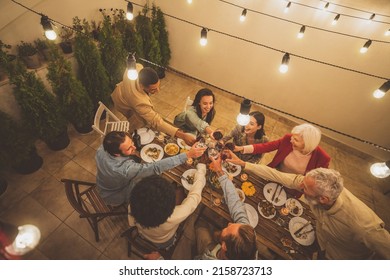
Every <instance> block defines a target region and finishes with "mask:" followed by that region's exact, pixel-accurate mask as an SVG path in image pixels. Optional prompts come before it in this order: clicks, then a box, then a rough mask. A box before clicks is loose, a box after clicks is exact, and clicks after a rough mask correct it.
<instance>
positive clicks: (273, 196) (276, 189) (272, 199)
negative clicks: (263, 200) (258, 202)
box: [271, 185, 279, 201]
mask: <svg viewBox="0 0 390 280" xmlns="http://www.w3.org/2000/svg"><path fill="white" fill-rule="evenodd" d="M278 189H279V185H277V186H276V188H275V191H274V193H273V194H272V198H271V201H274V198H275V194H276V192H277V191H278Z"/></svg>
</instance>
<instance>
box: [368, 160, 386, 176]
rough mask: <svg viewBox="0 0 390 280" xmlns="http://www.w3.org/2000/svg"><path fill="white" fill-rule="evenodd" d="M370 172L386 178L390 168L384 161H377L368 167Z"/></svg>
mask: <svg viewBox="0 0 390 280" xmlns="http://www.w3.org/2000/svg"><path fill="white" fill-rule="evenodd" d="M370 171H371V174H372V175H374V176H375V177H377V178H386V177H388V176H389V175H390V169H389V167H388V166H387V164H386V162H377V163H374V164H373V165H371V167H370Z"/></svg>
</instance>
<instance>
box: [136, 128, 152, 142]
mask: <svg viewBox="0 0 390 280" xmlns="http://www.w3.org/2000/svg"><path fill="white" fill-rule="evenodd" d="M137 132H138V135H139V136H140V137H141V145H146V144H149V143H151V142H152V141H153V139H154V136H156V134H155V133H154V131H153V130H151V129H148V128H147V127H142V128H140V129H138V130H137Z"/></svg>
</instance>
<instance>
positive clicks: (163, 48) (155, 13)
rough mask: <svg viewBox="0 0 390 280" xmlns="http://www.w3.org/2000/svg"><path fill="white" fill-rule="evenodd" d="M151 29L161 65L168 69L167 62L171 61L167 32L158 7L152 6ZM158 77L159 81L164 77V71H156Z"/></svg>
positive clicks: (159, 69) (162, 15)
mask: <svg viewBox="0 0 390 280" xmlns="http://www.w3.org/2000/svg"><path fill="white" fill-rule="evenodd" d="M152 28H153V32H154V36H155V37H156V39H157V41H158V42H159V46H160V54H161V65H162V66H163V67H165V68H166V67H168V65H169V60H170V59H171V49H170V48H169V40H168V31H167V30H166V24H165V19H164V14H163V12H162V11H161V9H160V8H159V7H156V5H154V4H153V7H152ZM157 73H158V76H159V77H160V79H162V78H164V77H165V69H164V68H158V69H157Z"/></svg>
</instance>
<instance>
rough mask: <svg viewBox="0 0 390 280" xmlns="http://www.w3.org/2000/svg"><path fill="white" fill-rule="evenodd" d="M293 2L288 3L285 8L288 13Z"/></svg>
mask: <svg viewBox="0 0 390 280" xmlns="http://www.w3.org/2000/svg"><path fill="white" fill-rule="evenodd" d="M290 6H291V2H288V3H287V6H286V8H284V13H288V10H290Z"/></svg>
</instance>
